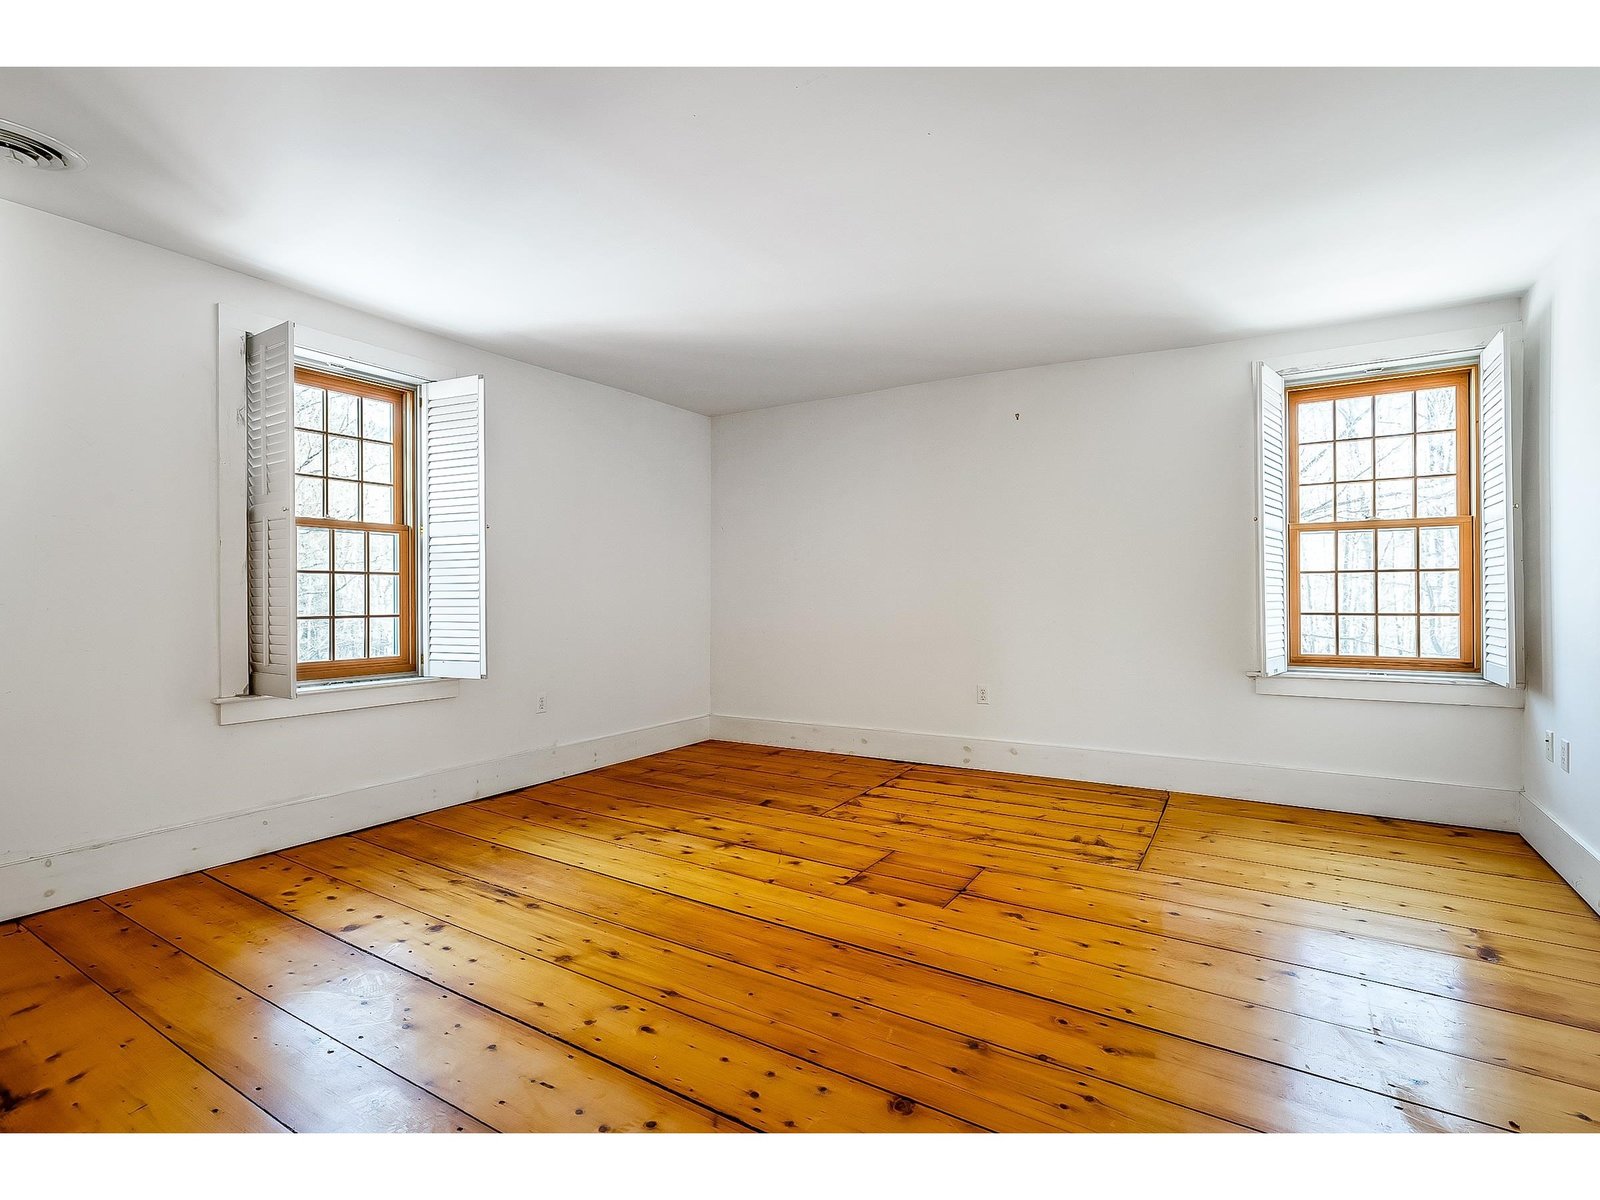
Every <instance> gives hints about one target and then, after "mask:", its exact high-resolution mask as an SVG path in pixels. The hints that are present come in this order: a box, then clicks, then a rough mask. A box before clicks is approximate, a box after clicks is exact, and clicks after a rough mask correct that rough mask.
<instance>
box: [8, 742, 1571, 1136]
mask: <svg viewBox="0 0 1600 1200" xmlns="http://www.w3.org/2000/svg"><path fill="white" fill-rule="evenodd" d="M1597 1122H1600V917H1597V916H1596V915H1595V914H1594V913H1593V912H1591V911H1590V910H1589V909H1588V908H1587V907H1586V906H1585V905H1584V904H1583V902H1582V901H1581V900H1580V899H1579V898H1578V897H1577V896H1576V894H1575V893H1573V892H1572V891H1571V889H1570V888H1568V887H1567V885H1566V884H1565V883H1564V882H1562V881H1561V879H1560V877H1559V876H1557V875H1556V874H1555V872H1553V871H1552V870H1551V869H1550V868H1549V867H1548V866H1547V865H1546V864H1545V863H1544V862H1543V861H1542V860H1541V859H1540V858H1539V857H1538V855H1537V854H1535V853H1534V852H1533V851H1532V850H1531V848H1530V847H1529V846H1528V845H1527V844H1526V843H1525V842H1523V841H1522V840H1521V839H1520V838H1518V837H1516V836H1515V835H1513V834H1506V833H1498V832H1491V831H1484V830H1474V829H1465V828H1457V827H1451V826H1443V825H1429V824H1424V823H1419V822H1410V821H1394V820H1387V819H1381V818H1373V817H1363V816H1354V815H1350V814H1344V813H1332V812H1322V811H1317V810H1309V809H1301V808H1294V807H1289V806H1283V805H1274V804H1259V803H1252V802H1247V801H1239V800H1228V799H1223V798H1218V797H1207V796H1198V795H1189V794H1183V793H1174V794H1170V795H1169V794H1168V793H1165V792H1160V791H1153V790H1150V789H1143V788H1131V787H1117V786H1112V785H1106V784H1098V783H1090V782H1082V781H1067V780H1055V779H1045V778H1040V777H1035V776H1026V775H1019V774H1013V773H1001V772H984V771H974V770H967V769H963V768H953V767H940V766H930V765H919V764H913V763H905V762H893V761H889V760H883V759H870V758H862V757H855V756H850V755H842V754H826V753H817V752H811V751H801V750H794V749H788V748H783V747H770V746H752V745H744V744H738V743H731V742H720V741H710V742H702V743H700V744H698V745H693V746H685V747H682V748H680V749H677V750H671V751H667V752H666V753H663V754H658V755H653V756H651V757H649V758H644V759H638V760H635V761H632V762H627V763H621V764H617V765H615V766H611V767H606V768H602V769H599V770H595V771H591V772H588V773H586V774H583V775H578V776H573V777H570V778H566V779H561V780H558V781H555V782H552V783H547V784H541V785H539V786H536V787H531V788H526V789H523V790H520V791H516V792H511V793H507V794H505V795H501V796H495V797H491V798H489V799H485V800H480V801H475V802H473V803H470V804H463V805H458V806H456V807H454V808H449V809H443V810H440V811H437V812H432V813H427V814H424V815H422V816H420V817H417V818H414V819H410V820H404V821H397V822H393V823H391V824H387V825H383V826H378V827H375V828H372V829H366V830H361V831H359V832H357V833H354V834H350V835H346V836H341V837H334V838H329V839H326V840H324V841H320V842H315V843H311V844H309V845H305V846H297V847H293V848H289V849H285V850H283V851H280V852H278V853H276V854H269V855H264V856H262V857H259V858H256V859H251V860H248V861H245V862H240V863H233V864H229V865H227V866H222V867H217V868H214V869H212V870H209V871H205V872H197V873H195V874H192V875H187V876H183V877H181V878H178V879H172V880H165V881H162V882H159V883H153V884H149V885H147V886H144V887H140V888H134V889H130V890H128V891H125V892H120V893H115V894H112V895H108V896H104V897H101V898H99V899H96V900H90V901H85V902H83V903H80V904H75V905H70V906H67V907H64V908H59V909H55V910H52V911H50V912H46V913H41V914H38V915H35V916H32V917H26V918H23V919H22V920H20V921H16V922H8V923H3V924H0V1131H4V1132H14V1131H75V1130H77V1131H117V1130H127V1131H139V1130H170V1131H211V1130H216V1131H224V1130H233V1131H388V1132H447V1131H448V1132H488V1131H506V1132H511V1131H516V1132H528V1131H561V1132H588V1131H595V1132H601V1131H617V1132H631V1131H638V1132H650V1131H660V1132H691V1131H692V1132H709V1131H726V1132H748V1131H761V1132H791V1131H823V1132H843V1131H873V1132H930V1133H953V1132H977V1131H983V1130H991V1131H1000V1132H1049V1131H1057V1132H1245V1131H1265V1132H1274V1131H1286V1132H1310V1131H1317V1132H1321V1131H1360V1130H1372V1131H1459V1132H1484V1133H1487V1132H1517V1131H1524V1132H1531V1131H1583V1132H1588V1131H1594V1130H1596V1129H1597V1128H1600V1125H1597Z"/></svg>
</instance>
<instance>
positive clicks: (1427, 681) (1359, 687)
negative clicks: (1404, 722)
mask: <svg viewBox="0 0 1600 1200" xmlns="http://www.w3.org/2000/svg"><path fill="white" fill-rule="evenodd" d="M1252 678H1253V679H1254V680H1255V685H1256V694H1257V695H1261V696H1318V697H1323V698H1327V699H1334V700H1386V701H1392V702H1396V703H1401V704H1458V705H1468V706H1471V707H1476V708H1522V707H1523V704H1524V697H1525V693H1524V692H1523V689H1521V688H1505V687H1501V686H1500V685H1498V684H1494V683H1488V682H1485V681H1484V680H1482V679H1478V678H1476V677H1464V678H1454V679H1451V678H1442V677H1426V678H1421V677H1418V676H1417V675H1414V674H1405V673H1402V672H1394V673H1390V674H1385V673H1383V672H1381V671H1370V672H1368V671H1314V670H1292V671H1286V672H1284V673H1283V674H1282V675H1270V676H1269V675H1260V674H1255V675H1253V676H1252Z"/></svg>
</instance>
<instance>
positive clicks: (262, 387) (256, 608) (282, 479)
mask: <svg viewBox="0 0 1600 1200" xmlns="http://www.w3.org/2000/svg"><path fill="white" fill-rule="evenodd" d="M293 454H294V323H293V322H289V321H286V322H284V323H283V324H282V325H278V326H275V327H274V328H272V329H268V330H266V331H264V332H262V333H255V334H251V335H249V336H248V337H246V338H245V462H246V470H247V481H248V482H247V484H246V488H247V499H246V503H247V504H248V506H249V507H248V514H249V515H248V518H247V519H248V522H249V529H248V534H247V546H248V553H249V576H250V582H249V601H248V613H249V621H250V690H251V692H252V693H254V694H255V695H258V696H282V697H285V698H289V697H292V696H293V695H294V694H295V636H294V633H295V631H294V617H295V578H294V570H295V534H294V457H293Z"/></svg>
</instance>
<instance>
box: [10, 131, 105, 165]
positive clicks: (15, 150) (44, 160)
mask: <svg viewBox="0 0 1600 1200" xmlns="http://www.w3.org/2000/svg"><path fill="white" fill-rule="evenodd" d="M0 158H9V159H10V160H11V161H12V162H16V163H21V164H22V165H23V166H25V167H37V168H38V169H39V170H41V171H76V170H79V169H80V168H81V167H83V166H84V165H85V164H84V159H83V155H81V154H79V153H77V151H75V150H71V149H68V148H67V147H66V146H63V145H62V144H61V143H60V142H53V141H51V140H50V139H49V138H47V137H45V135H44V134H42V133H40V132H39V131H38V130H37V129H28V128H26V127H24V126H22V125H13V124H12V123H11V122H10V121H0Z"/></svg>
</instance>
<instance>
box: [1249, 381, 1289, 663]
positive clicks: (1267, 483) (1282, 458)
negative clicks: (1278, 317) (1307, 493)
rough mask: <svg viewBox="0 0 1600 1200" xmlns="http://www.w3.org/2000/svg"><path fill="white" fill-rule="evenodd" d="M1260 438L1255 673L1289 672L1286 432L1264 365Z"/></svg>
mask: <svg viewBox="0 0 1600 1200" xmlns="http://www.w3.org/2000/svg"><path fill="white" fill-rule="evenodd" d="M1256 399H1257V404H1258V408H1259V414H1258V417H1257V429H1258V431H1259V435H1260V455H1259V460H1258V469H1259V472H1260V480H1259V485H1258V487H1259V491H1260V498H1261V508H1260V512H1259V513H1258V516H1257V519H1258V520H1259V522H1260V524H1261V568H1260V570H1261V672H1262V674H1264V675H1281V674H1283V673H1284V672H1285V671H1287V670H1288V669H1289V554H1288V523H1289V482H1288V454H1289V451H1288V426H1287V423H1286V413H1285V405H1284V398H1283V377H1282V376H1280V375H1279V374H1278V373H1277V372H1276V371H1274V370H1273V369H1272V368H1271V367H1269V366H1267V364H1266V363H1257V364H1256Z"/></svg>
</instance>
